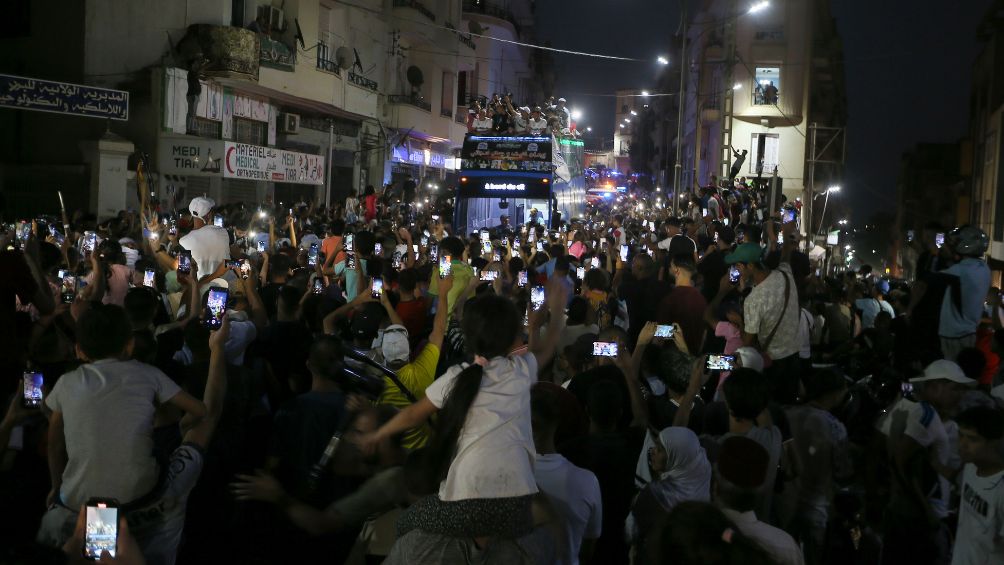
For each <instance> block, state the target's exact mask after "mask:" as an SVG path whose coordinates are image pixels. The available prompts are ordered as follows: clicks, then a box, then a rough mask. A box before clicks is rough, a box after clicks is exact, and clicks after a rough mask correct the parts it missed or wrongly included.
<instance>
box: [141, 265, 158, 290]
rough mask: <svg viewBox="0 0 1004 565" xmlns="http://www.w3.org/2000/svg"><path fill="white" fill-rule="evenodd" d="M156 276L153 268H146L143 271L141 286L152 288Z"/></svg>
mask: <svg viewBox="0 0 1004 565" xmlns="http://www.w3.org/2000/svg"><path fill="white" fill-rule="evenodd" d="M156 277H157V272H156V271H154V270H153V269H147V270H146V271H144V272H143V286H145V287H147V288H153V287H154V284H155V281H156V280H157V279H156Z"/></svg>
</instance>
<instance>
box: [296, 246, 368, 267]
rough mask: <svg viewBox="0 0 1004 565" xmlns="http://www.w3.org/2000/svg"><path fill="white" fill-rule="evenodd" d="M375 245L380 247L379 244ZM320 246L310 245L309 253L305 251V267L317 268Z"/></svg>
mask: <svg viewBox="0 0 1004 565" xmlns="http://www.w3.org/2000/svg"><path fill="white" fill-rule="evenodd" d="M377 245H380V244H379V243H378V244H377ZM319 249H320V246H319V245H318V244H316V243H311V244H310V251H307V266H308V267H316V266H317V253H318V250H319Z"/></svg>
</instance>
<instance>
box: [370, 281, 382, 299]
mask: <svg viewBox="0 0 1004 565" xmlns="http://www.w3.org/2000/svg"><path fill="white" fill-rule="evenodd" d="M370 296H372V297H373V298H376V299H379V298H380V297H381V296H383V279H382V278H380V277H373V285H372V286H371V287H370Z"/></svg>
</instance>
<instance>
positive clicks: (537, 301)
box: [530, 286, 544, 312]
mask: <svg viewBox="0 0 1004 565" xmlns="http://www.w3.org/2000/svg"><path fill="white" fill-rule="evenodd" d="M530 304H531V305H532V306H533V310H534V312H536V311H537V310H540V309H541V308H543V307H544V287H542V286H535V287H533V289H532V290H531V291H530Z"/></svg>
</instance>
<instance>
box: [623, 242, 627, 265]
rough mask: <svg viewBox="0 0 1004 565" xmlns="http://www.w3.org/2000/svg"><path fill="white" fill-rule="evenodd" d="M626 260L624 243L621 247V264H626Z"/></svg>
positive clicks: (625, 245)
mask: <svg viewBox="0 0 1004 565" xmlns="http://www.w3.org/2000/svg"><path fill="white" fill-rule="evenodd" d="M627 258H628V246H627V244H626V243H625V244H624V245H621V263H626V262H627Z"/></svg>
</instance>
